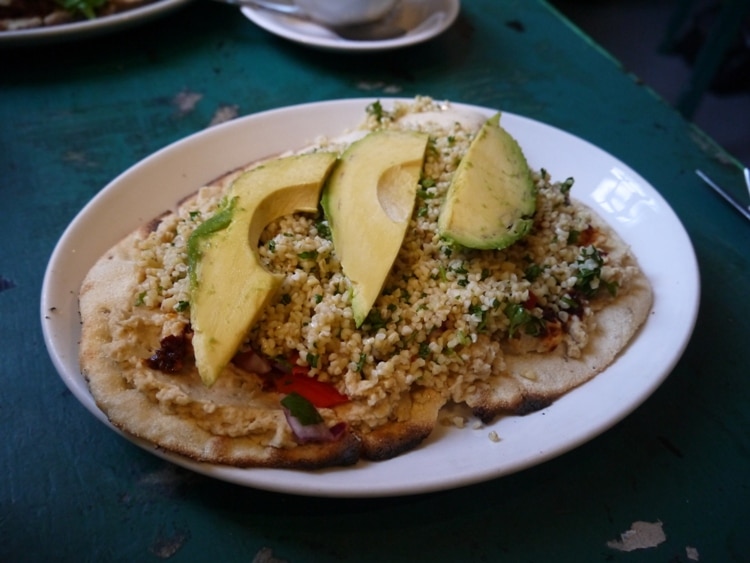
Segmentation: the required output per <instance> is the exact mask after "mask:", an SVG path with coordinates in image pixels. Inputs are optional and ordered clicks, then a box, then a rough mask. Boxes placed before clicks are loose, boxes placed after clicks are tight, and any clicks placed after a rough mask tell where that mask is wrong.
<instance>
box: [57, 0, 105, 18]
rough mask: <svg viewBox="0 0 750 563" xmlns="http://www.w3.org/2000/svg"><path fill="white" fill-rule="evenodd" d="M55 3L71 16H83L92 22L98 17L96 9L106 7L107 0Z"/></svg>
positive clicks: (68, 0) (78, 0)
mask: <svg viewBox="0 0 750 563" xmlns="http://www.w3.org/2000/svg"><path fill="white" fill-rule="evenodd" d="M55 3H56V4H57V5H59V6H61V7H62V8H64V9H65V10H66V11H68V12H70V13H71V14H81V15H83V16H86V17H87V18H88V19H90V20H91V19H94V18H95V17H96V9H97V8H101V7H102V6H104V4H106V3H107V0H55Z"/></svg>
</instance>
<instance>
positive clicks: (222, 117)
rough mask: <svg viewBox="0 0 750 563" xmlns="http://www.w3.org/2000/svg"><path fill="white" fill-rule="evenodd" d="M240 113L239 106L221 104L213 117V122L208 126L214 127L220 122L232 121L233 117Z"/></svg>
mask: <svg viewBox="0 0 750 563" xmlns="http://www.w3.org/2000/svg"><path fill="white" fill-rule="evenodd" d="M238 114H239V106H234V105H232V106H219V107H218V108H217V109H216V112H215V113H214V116H213V117H212V118H211V123H209V124H208V126H209V127H213V126H214V125H219V124H220V123H224V122H226V121H231V120H232V119H234V118H235V117H237V115H238Z"/></svg>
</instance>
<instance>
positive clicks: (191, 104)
mask: <svg viewBox="0 0 750 563" xmlns="http://www.w3.org/2000/svg"><path fill="white" fill-rule="evenodd" d="M202 98H203V94H199V93H198V92H191V91H189V90H183V91H182V92H180V93H179V94H177V95H176V96H175V97H174V98H173V99H172V103H173V104H174V105H175V106H177V110H178V111H179V113H180V115H185V114H186V113H190V112H191V111H193V110H194V109H195V106H197V105H198V102H200V101H201V99H202Z"/></svg>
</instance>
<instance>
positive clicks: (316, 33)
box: [240, 0, 460, 51]
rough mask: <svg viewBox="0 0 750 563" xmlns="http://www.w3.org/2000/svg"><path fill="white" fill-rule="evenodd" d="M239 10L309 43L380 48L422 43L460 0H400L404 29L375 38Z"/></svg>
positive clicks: (447, 21)
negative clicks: (345, 34) (351, 37)
mask: <svg viewBox="0 0 750 563" xmlns="http://www.w3.org/2000/svg"><path fill="white" fill-rule="evenodd" d="M240 10H241V11H242V13H243V15H244V16H245V17H246V18H248V19H249V20H250V21H252V22H253V23H254V24H256V25H258V26H259V27H262V28H263V29H265V30H266V31H269V32H271V33H273V34H276V35H278V36H280V37H283V38H285V39H288V40H290V41H294V42H296V43H302V44H304V45H307V46H309V47H315V48H319V49H325V50H331V51H384V50H388V49H398V48H401V47H407V46H409V45H415V44H417V43H422V42H423V41H427V40H428V39H432V38H433V37H435V36H436V35H439V34H440V33H442V32H443V31H445V30H446V29H447V28H448V27H449V26H450V25H451V24H452V23H453V22H454V21H455V19H456V17H457V16H458V12H459V10H460V0H402V2H401V4H400V7H399V8H398V10H399V13H398V14H396V16H395V18H396V21H399V22H402V21H403V22H405V23H407V22H408V31H407V33H406V34H405V35H402V36H400V37H397V38H394V39H384V40H379V41H353V40H349V39H343V38H341V37H339V36H338V35H336V34H335V33H334V32H333V31H331V30H329V29H326V28H325V27H323V26H321V25H318V24H316V23H314V22H310V21H304V20H300V19H297V18H292V17H290V16H286V15H283V14H277V13H274V12H270V11H268V10H263V9H257V8H250V7H247V6H245V7H242V8H241V9H240Z"/></svg>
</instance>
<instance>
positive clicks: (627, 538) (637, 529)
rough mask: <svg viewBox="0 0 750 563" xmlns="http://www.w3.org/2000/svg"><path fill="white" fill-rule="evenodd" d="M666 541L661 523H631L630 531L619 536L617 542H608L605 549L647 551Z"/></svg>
mask: <svg viewBox="0 0 750 563" xmlns="http://www.w3.org/2000/svg"><path fill="white" fill-rule="evenodd" d="M666 540H667V536H666V535H665V534H664V529H663V528H662V523H661V522H659V521H657V522H640V521H637V522H633V523H632V524H631V525H630V529H629V530H627V531H625V532H623V533H622V534H620V539H619V540H610V541H608V542H607V547H610V548H612V549H617V550H618V551H634V550H636V549H648V548H651V547H656V546H658V545H659V544H660V543H663V542H665V541H666Z"/></svg>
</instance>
